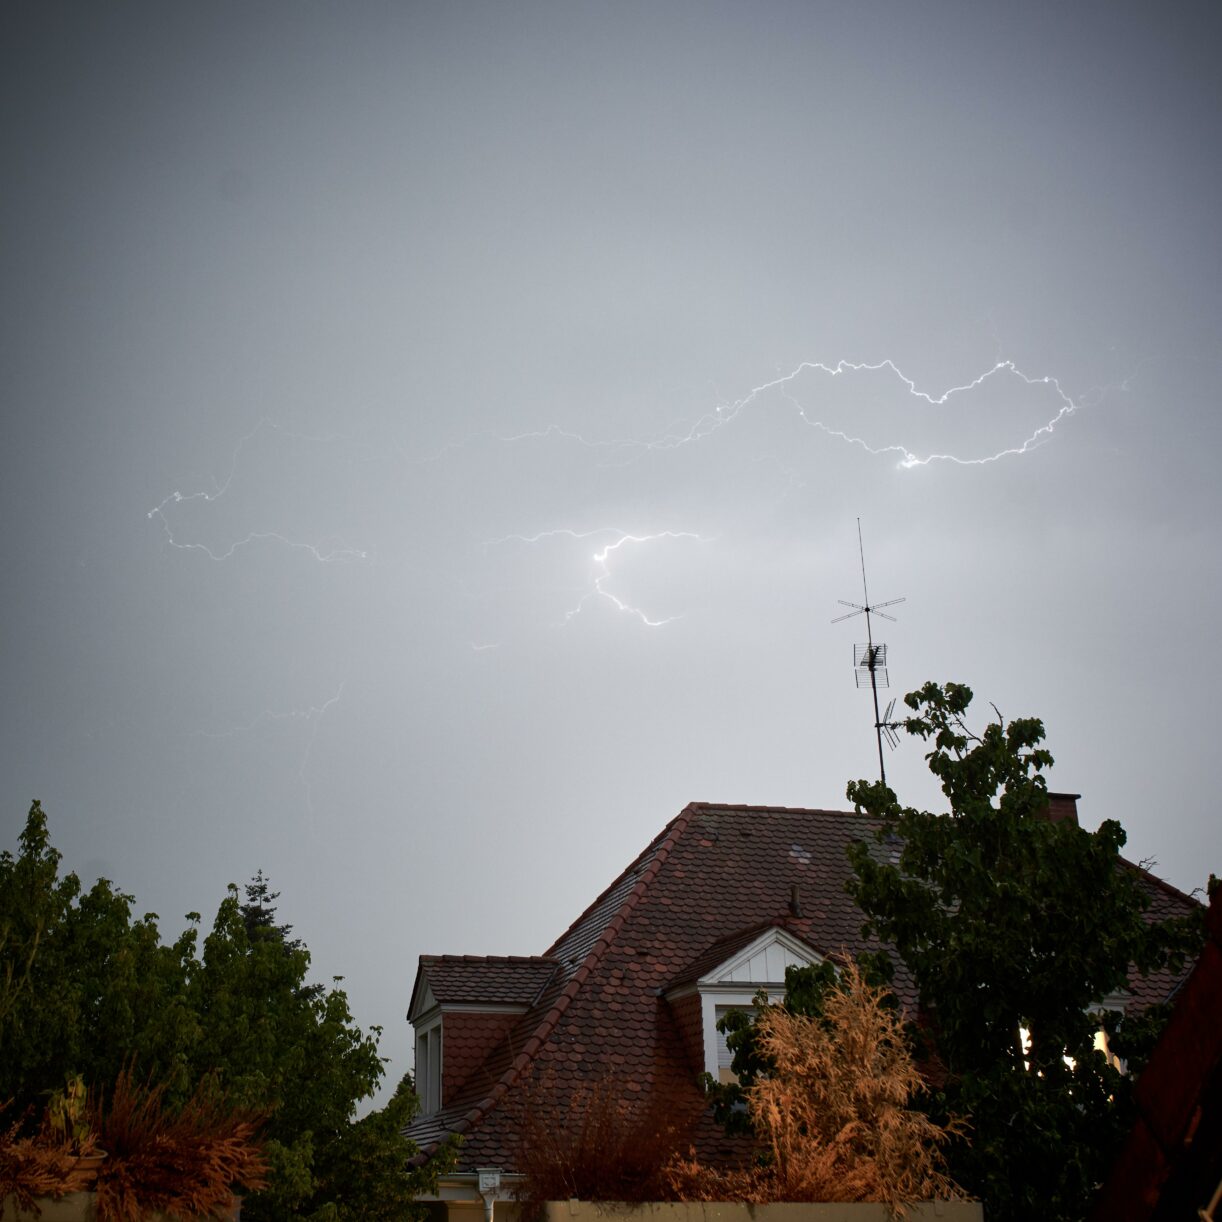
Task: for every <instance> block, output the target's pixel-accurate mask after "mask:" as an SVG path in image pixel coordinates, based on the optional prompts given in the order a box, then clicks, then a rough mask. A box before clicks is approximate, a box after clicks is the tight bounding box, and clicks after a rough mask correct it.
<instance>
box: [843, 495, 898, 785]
mask: <svg viewBox="0 0 1222 1222" xmlns="http://www.w3.org/2000/svg"><path fill="white" fill-rule="evenodd" d="M857 551H858V553H859V554H860V556H861V593H862V599H863V601H862V602H859V603H851V602H848V601H847V600H846V599H843V598H838V599H837V600H836V601H837V602H838V603H840V605H841V606H843V607H852V608H853V610H852V611H848V612H846V613H845V614H844V615H838V616H836V618H835V619H834V620H832V623H833V624H839V623H840V622H841V621H842V620H846V619H853V617H854V616H857V615H864V616H865V617H866V643H865V644H864V645H854V646H853V676H854V678H855V679H856V680H857V686H858V687H867V686H868V687H869V689H870V694H871V695H872V696H873V698H874V735H875V737H876V738H877V739H878V774H879V776H880V777H881V779H882V782H883V784H884V785H885V784H886V783H887V765H886V763H885V762H884V760H883V738H884V737H886V740H887V746H889V747H890V748H891V749H892V750H894V749H895V747H896V746H897V745H898V743H899V738H898V736H897V735H896V733H895V731H896V728H897V727H898V726H899V725H900V723H899V722H897V721H892V720H891V718H892V714H893V713H894V712H895V701H894V700H892V701H891V703H890V704H889V705H887V712H886V714H885V715H884V716H881V717H880V716H879V712H878V689H879V688H880V687H890V686H891V682H890V680H889V679H888V677H887V647H886V645H884V644H883V643H882V642H881V641H875V640H874V629H873V626H872V624H871V623H870V617H871V616H872V615H877V616H878V618H879V619H885V620H890V621H891V622H892V623H893V624H894V623H895V622H896V620H895V616H894V615H888V614H887V613H886V612H885V611H883V610H881V608H883V607H894V606H895V605H896V604H897V603H902V602H903V601H904V599H902V598H889V599H887V601H886V602H882V603H873V604H871V602H870V591H869V589H868V587H867V586H866V551H865V547H864V546H863V545H862V542H861V519H860V518H858V519H857Z"/></svg>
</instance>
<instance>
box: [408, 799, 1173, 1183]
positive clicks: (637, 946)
mask: <svg viewBox="0 0 1222 1222" xmlns="http://www.w3.org/2000/svg"><path fill="white" fill-rule="evenodd" d="M878 822H879V821H878V820H875V819H873V818H871V817H869V816H866V815H862V814H855V813H849V812H844V811H826V810H796V809H790V808H784V807H762V806H727V805H717V804H713V803H704V802H700V803H693V804H692V805H690V806H688V807H686V808H685V809H684V810H683V811H681V812H680V814H679V815H678V816H677V817H676V818H675V819H673V820H672V821H671V822H670V823H669V824H667V826H666V827H665V828H663V829H662V831H661V832H660V833H659V835H658V836H657V837H656V838H655V839H654V841H653V842H652V843H651V844H650V845H648V846H647V847H646V849H645V850H644V852H642V853H641V854H640V856H639V857H638V858H637V859H636V860H635V861H634V862H633V863H632V864H631V865H629V866H628V868H627V869H626V870H625V871H624V872H623V873H622V874H620V875H619V877H618V878H616V879H615V881H614V882H612V883H611V885H610V886H609V887H608V888H607V889H606V890H605V891H604V892H603V893H602V894H601V895H600V896H599V897H598V898H597V899H596V900H595V901H594V902H593V903H592V904H591V905H590V906H589V908H587V909H586V911H585V912H584V913H582V915H581V916H580V917H578V919H577V920H576V921H575V922H574V923H573V924H572V925H571V926H570V927H569V929H568V930H566V931H565V933H564V934H563V935H561V937H560V938H558V939H557V940H556V942H555V943H553V945H552V946H551V947H550V948H549V949H548V951H547V953H546V955H545V956H543V957H542V958H539V959H525V960H518V961H517V962H519V963H522V964H530V965H534V966H533V967H532V968H531V970H535V968H536V967H537V970H538V971H539V974H540V977H541V976H542V973H543V969H544V965H546V964H551V965H553V966H554V970H553V971H552V973H551V975H550V976H549V977H548V978H547V979H546V981H545V983H543V984H542V986H541V992H540V993H539V994H538V996H537V997H536V998H534V999H533V1002H532V1004H531V1006H530V1009H529V1010H528V1011H527V1012H526V1013H525V1014H523V1015H521V1016H520V1017H518V1018H517V1019H516V1020H515V1022H514V1024H513V1026H512V1028H511V1029H510V1030H509V1031H508V1034H507V1035H506V1036H505V1038H504V1039H502V1040H500V1041H499V1042H498V1043H497V1045H496V1047H495V1048H494V1049H493V1050H492V1051H491V1052H490V1053H489V1054H488V1056H487V1058H486V1060H485V1061H484V1063H483V1065H482V1066H481V1067H480V1068H479V1070H478V1071H477V1072H475V1073H473V1074H472V1075H471V1076H470V1077H469V1078H468V1079H467V1080H466V1081H465V1083H464V1085H463V1087H462V1088H461V1090H460V1091H459V1092H458V1095H457V1097H456V1098H454V1099H447V1100H446V1103H445V1107H444V1108H443V1109H442V1110H441V1111H439V1112H436V1113H434V1114H432V1115H430V1116H425V1117H420V1118H418V1119H417V1120H416V1121H415V1122H414V1123H413V1124H412V1126H411V1127H410V1128H409V1130H408V1135H409V1136H410V1137H411V1138H412V1139H413V1140H414V1141H415V1142H416V1143H417V1145H418V1146H419V1148H420V1149H421V1151H422V1157H425V1156H427V1155H428V1154H429V1153H430V1152H431V1151H432V1150H433V1149H434V1148H436V1145H437V1144H438V1143H439V1142H440V1141H441V1140H442V1139H443V1138H444V1137H446V1135H447V1134H459V1135H461V1136H462V1145H461V1147H460V1151H459V1165H460V1168H468V1169H469V1168H474V1167H477V1166H499V1167H502V1168H504V1169H506V1170H509V1169H510V1168H512V1167H513V1166H514V1161H515V1160H514V1146H515V1134H516V1132H517V1126H518V1125H519V1124H520V1117H521V1115H522V1112H523V1109H524V1107H525V1106H526V1105H527V1103H528V1102H530V1101H531V1100H532V1099H533V1101H534V1102H536V1103H537V1102H538V1096H537V1095H534V1096H532V1094H531V1092H532V1091H535V1092H537V1091H539V1090H547V1091H549V1092H553V1093H554V1095H555V1097H556V1098H558V1099H561V1100H563V1101H564V1102H566V1103H567V1102H570V1101H571V1100H572V1099H573V1098H574V1097H575V1096H576V1097H580V1095H581V1093H582V1092H583V1091H586V1090H589V1088H590V1087H591V1085H592V1084H593V1083H596V1082H597V1081H599V1080H600V1079H601V1078H604V1077H605V1076H607V1075H608V1074H610V1075H614V1076H615V1078H616V1080H617V1082H619V1083H621V1084H622V1088H623V1091H624V1094H625V1098H626V1099H627V1100H628V1101H629V1102H631V1101H632V1100H637V1101H644V1100H646V1099H652V1100H655V1101H657V1100H661V1101H663V1102H664V1104H665V1105H666V1107H667V1109H668V1110H669V1111H670V1113H671V1114H672V1115H674V1116H676V1117H684V1116H688V1117H692V1118H695V1119H696V1122H697V1123H698V1124H699V1125H701V1126H702V1127H701V1128H700V1131H699V1140H700V1143H701V1145H702V1149H703V1150H704V1153H705V1155H706V1156H710V1155H713V1153H714V1148H712V1147H710V1148H705V1147H704V1145H703V1143H704V1142H706V1141H707V1142H709V1143H716V1142H718V1141H720V1142H722V1143H724V1142H725V1138H724V1135H723V1134H721V1132H720V1130H719V1129H716V1128H715V1126H713V1125H712V1123H711V1121H709V1120H708V1117H707V1111H708V1109H707V1107H706V1100H705V1098H704V1096H703V1094H702V1092H701V1090H700V1086H699V1082H698V1073H697V1072H696V1071H697V1070H698V1068H699V1067H698V1066H696V1067H694V1066H693V1064H692V1062H691V1059H690V1058H689V1054H688V1052H687V1046H686V1045H685V1042H684V1038H683V1035H682V1033H681V1030H680V1026H679V1023H678V1021H677V1016H676V1012H675V1010H676V1007H675V1006H672V1005H671V1003H669V1002H668V1001H667V1000H666V999H665V997H664V994H665V993H666V991H667V990H670V989H673V988H675V987H676V986H677V984H679V983H681V982H683V981H686V980H689V979H691V980H695V979H698V978H699V975H696V976H693V975H692V972H693V971H694V970H697V971H698V972H707V971H709V970H712V968H714V967H716V966H717V964H718V963H720V962H722V961H724V960H725V959H728V958H730V957H731V956H732V955H733V954H734V953H736V951H737V950H741V949H742V948H743V947H745V946H746V945H747V944H748V943H749V942H750V941H751V938H752V937H753V936H758V934H759V933H760V932H762V931H763V930H764V929H766V928H768V927H769V926H772V925H779V926H782V927H783V928H784V929H785V930H786V931H787V932H789V933H790V934H792V935H793V936H795V937H797V938H799V939H801V940H802V941H803V942H805V943H807V944H808V945H809V946H811V947H812V948H813V949H816V950H818V951H819V952H820V953H821V954H825V955H826V954H835V953H838V952H840V951H842V950H843V951H847V952H849V953H852V954H855V953H858V952H860V951H862V950H865V949H869V948H871V947H872V946H876V945H877V943H876V942H873V941H867V940H866V939H864V938H863V937H862V933H861V926H862V920H863V918H862V914H861V912H860V911H859V910H858V909H857V908H856V906H855V905H854V904H853V902H852V900H851V899H850V898H849V896H848V894H847V892H846V890H845V883H846V881H847V880H848V878H849V875H850V868H849V864H848V861H847V858H846V856H845V849H846V846H847V845H848V844H849V843H850V842H852V841H854V840H860V839H872V836H873V832H874V831H875V829H876V828H877V826H878ZM876 851H878V852H880V853H883V854H887V855H890V853H891V846H888V845H879V846H877V849H876ZM1156 883H1157V880H1149V881H1147V882H1145V883H1144V884H1143V885H1145V886H1146V888H1147V889H1148V890H1150V892H1151V895H1152V899H1153V900H1154V902H1155V906H1156V908H1157V906H1158V905H1159V904H1161V903H1168V904H1170V905H1171V906H1172V907H1174V909H1175V911H1176V912H1183V911H1185V908H1184V905H1185V904H1188V905H1191V904H1192V903H1193V901H1191V900H1189V899H1188V898H1187V897H1184V896H1180V895H1179V893H1175V894H1174V895H1172V894H1171V892H1173V891H1174V889H1173V888H1171V889H1167V890H1160V888H1161V887H1162V886H1163V885H1162V884H1157V885H1156ZM795 886H796V887H797V888H798V899H799V905H798V907H799V909H800V912H801V915H800V916H798V915H795V913H794V912H793V911H791V898H792V897H793V888H794V887H795ZM1156 915H1161V911H1160V912H1157V913H1156ZM744 939H745V940H744ZM426 962H427V963H428V965H429V966H428V967H427V969H426V967H425V964H426ZM480 962H481V961H480V960H476V959H461V960H455V959H450V958H443V959H428V960H427V961H426V959H422V960H421V970H422V972H423V971H425V970H427V971H428V972H429V973H430V976H429V978H430V982H431V980H432V973H433V972H434V971H435V970H436V965H438V964H457V963H462V964H469V965H471V967H472V968H474V967H475V965H476V964H478V963H480ZM483 962H487V963H490V964H496V965H498V966H497V967H496V968H495V971H497V972H499V971H500V967H499V965H500V964H503V963H506V962H508V961H506V960H487V961H483ZM455 970H456V972H457V971H458V969H457V968H456V969H455ZM512 970H514V971H516V970H517V969H512ZM525 970H526V969H523V973H525ZM506 975H508V973H506ZM515 979H516V977H515ZM895 986H896V991H897V993H898V994H899V997H900V1000H901V1002H902V1003H903V1004H904V1005H905V1007H906V1008H907V1009H908V1010H909V1011H910V1012H912V1011H913V1010H914V1009H915V1002H916V997H915V990H914V988H913V982H912V978H911V976H910V974H908V973H907V972H906V969H904V967H903V965H902V964H897V973H896V980H895ZM443 987H446V986H445V985H443ZM498 987H500V986H499V985H498ZM480 991H481V992H484V993H486V992H487V990H486V989H480ZM1165 995H1166V994H1165V993H1163V996H1165ZM701 1117H703V1119H698V1118H701Z"/></svg>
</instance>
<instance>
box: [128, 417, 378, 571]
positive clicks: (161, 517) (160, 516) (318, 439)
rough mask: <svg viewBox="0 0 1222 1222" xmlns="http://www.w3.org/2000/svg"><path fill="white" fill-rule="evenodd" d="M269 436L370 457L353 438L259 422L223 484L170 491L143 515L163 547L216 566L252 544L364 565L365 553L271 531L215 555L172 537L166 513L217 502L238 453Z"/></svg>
mask: <svg viewBox="0 0 1222 1222" xmlns="http://www.w3.org/2000/svg"><path fill="white" fill-rule="evenodd" d="M265 432H270V433H275V434H277V435H278V436H281V437H285V438H288V439H291V440H294V441H301V442H307V443H309V444H314V445H333V444H335V443H337V442H344V443H347V444H349V445H358V446H363V447H365V448H366V449H367V450H368V451H369V452H370V454H372V453H373V449H372V447H370V446H369V445H368V443H366V442H360V441H356V440H355V439H354V438H351V437H346V436H343V435H342V434H339V433H331V434H324V435H310V434H306V433H296V432H293V431H292V430H290V429H285V428H282V427H281V426H280V425H278V424H276V423H275V422H274V421H272V420H268V419H266V418H265V419H262V420H260V421H259V422H258V424H256V425H255V427H254V428H253V429H251V431H250V432H249V433H246V434H245V435H244V436H242V437H240V438H239V439H238V441H237V444H236V445H235V446H234V448H233V453H232V455H231V457H230V460H229V472H228V474H227V475H226V476H225V478H224V480H222V481H221V482H220V483H217V481H216V480H215V479H214V480H213V487H212V490H211V491H207V490H201V491H199V492H185V493H184V492H180V491H174V492H171V493H170V494H169V496H167V497H165V498H164V499H163V500H162V501H161V502H159V503H158V504H156V505H154V506H153V508H152V509H150V510H149V511H148V513H147V514H146V515H145V516H146V517H147V518H148V519H149V520H150V521H152V520H153V519H156V520H157V521H158V522H160V524H161V529H162V533H163V534H164V536H165V541H166V543H167V544H168V545H169V546H170V547H173V548H176V549H178V550H179V551H195V552H203V554H204V555H205V556H207V557H208V558H209V559H210V560H215V561H217V562H220V561H223V560H228V559H229V558H230V557H231V556H233V555H234V553H235V552H238V551H240V550H241V549H242V548H246V547H250V546H252V545H254V544H256V543H278V544H281V545H283V546H284V547H287V548H289V549H290V550H292V551H302V552H305V553H307V554H308V555H310V556H312V557H313V558H314V559H315V560H317V561H318V562H319V563H320V564H334V563H337V562H343V561H356V562H361V561H367V560H369V559H370V554H369V552H368V551H365V550H362V549H360V548H353V547H347V546H342V545H341V546H338V547H334V548H330V549H324V548H322V547H319V546H318V545H316V544H313V543H308V542H305V541H303V540H299V539H290V538H289V537H288V536H286V535H283V534H281V533H280V532H279V531H274V530H258V531H251V532H249V533H248V534H246V535H245V536H243V537H242V538H240V539H238V540H236V541H235V542H233V543H231V544H230V545H229V546H228V547H227V548H225V549H224V550H223V551H215V550H213V549H212V548H211V547H209V546H208V545H207V544H205V543H192V542H184V541H182V540H181V539H178V538H177V537H175V533H174V528H173V526H172V524H171V522H170V518H169V515H168V513H167V510H168V509H169V508H170V507H171V506H177V505H187V504H190V503H191V502H193V501H199V502H201V503H203V504H206V505H207V504H213V503H214V502H216V501H219V500H220V499H221V498H222V497H224V496H225V494H226V493H227V492H228V491H229V489H230V486H231V485H232V484H233V480H234V477H235V475H236V474H237V470H238V464H239V460H240V458H241V455H242V451H243V450H245V449H246V447H247V446H249V445H250V444H251V443H252V442H254V441H255V439H256V438H257V437H259V435H260V434H262V433H265Z"/></svg>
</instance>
